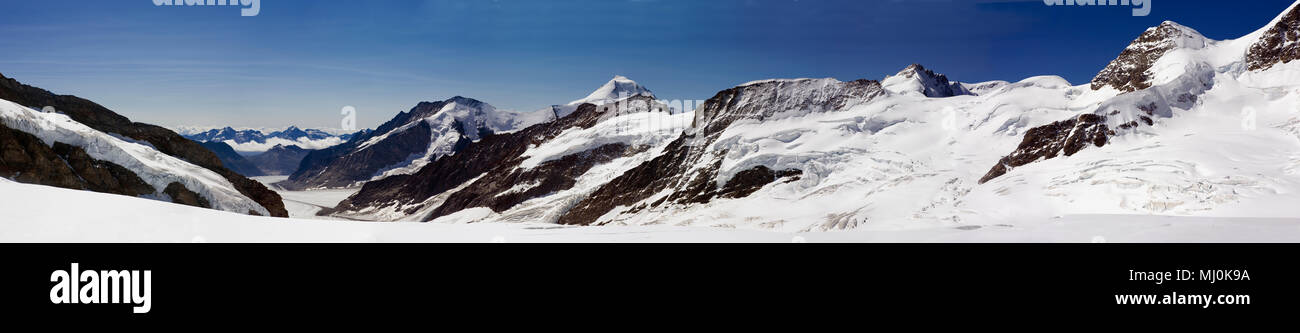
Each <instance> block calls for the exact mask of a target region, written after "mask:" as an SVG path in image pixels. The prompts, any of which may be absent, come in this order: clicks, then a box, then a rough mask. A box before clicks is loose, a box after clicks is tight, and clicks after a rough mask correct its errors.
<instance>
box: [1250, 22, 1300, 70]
mask: <svg viewBox="0 0 1300 333" xmlns="http://www.w3.org/2000/svg"><path fill="white" fill-rule="evenodd" d="M1296 59H1300V6H1296V7H1294V8H1292V9H1291V11H1289V12H1286V13H1285V14H1283V15H1282V17H1281V19H1280V20H1278V22H1277V24H1274V25H1273V26H1272V27H1270V28H1269V29H1268V30H1267V31H1265V32H1264V35H1263V36H1260V38H1259V41H1256V42H1255V44H1252V45H1251V46H1250V50H1248V51H1247V52H1246V65H1247V68H1248V69H1250V70H1263V69H1269V68H1271V67H1273V66H1274V65H1277V64H1285V63H1289V62H1291V61H1292V60H1296Z"/></svg>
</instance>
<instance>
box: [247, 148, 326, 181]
mask: <svg viewBox="0 0 1300 333" xmlns="http://www.w3.org/2000/svg"><path fill="white" fill-rule="evenodd" d="M311 152H312V151H311V150H309V149H302V148H301V147H298V146H284V145H276V146H275V147H271V149H269V150H267V151H266V152H265V153H261V154H257V155H253V156H249V157H247V159H248V161H249V162H250V163H251V164H253V165H255V166H257V168H258V169H259V170H261V172H262V173H264V174H266V175H271V176H279V175H288V174H292V173H293V172H294V171H296V170H298V166H299V165H301V164H302V159H303V158H304V157H307V154H309V153H311Z"/></svg>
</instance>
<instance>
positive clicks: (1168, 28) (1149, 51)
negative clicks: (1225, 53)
mask: <svg viewBox="0 0 1300 333" xmlns="http://www.w3.org/2000/svg"><path fill="white" fill-rule="evenodd" d="M1215 43H1217V42H1216V41H1214V40H1211V39H1208V38H1205V36H1204V35H1201V33H1200V32H1197V31H1196V29H1192V28H1189V27H1187V26H1184V25H1181V24H1178V23H1176V22H1173V21H1165V22H1164V23H1161V24H1160V25H1159V26H1155V27H1151V28H1148V29H1147V30H1146V31H1145V32H1143V33H1142V35H1140V36H1138V38H1137V39H1134V40H1133V42H1132V43H1129V45H1128V47H1125V48H1124V51H1122V52H1120V54H1119V56H1118V57H1116V58H1115V60H1113V61H1111V62H1110V64H1108V65H1107V66H1106V68H1105V69H1102V70H1101V72H1099V73H1097V76H1096V77H1095V78H1093V79H1092V89H1093V90H1100V89H1102V88H1105V87H1112V88H1115V89H1116V90H1119V91H1121V92H1133V91H1138V90H1142V89H1146V88H1150V87H1151V86H1152V85H1153V84H1154V83H1153V81H1167V80H1168V79H1170V78H1173V77H1177V76H1180V75H1182V71H1183V70H1184V69H1185V68H1162V69H1160V70H1162V71H1164V73H1163V74H1164V75H1156V74H1157V73H1154V72H1153V67H1156V62H1157V61H1159V60H1160V59H1161V58H1162V57H1164V56H1165V55H1167V54H1170V53H1174V51H1178V50H1184V51H1197V50H1203V49H1206V48H1209V47H1210V46H1213V45H1215ZM1189 60H1190V59H1189ZM1171 70H1172V71H1171ZM1157 76H1162V77H1163V78H1160V77H1157Z"/></svg>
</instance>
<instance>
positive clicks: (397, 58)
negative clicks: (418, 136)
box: [0, 0, 1292, 127]
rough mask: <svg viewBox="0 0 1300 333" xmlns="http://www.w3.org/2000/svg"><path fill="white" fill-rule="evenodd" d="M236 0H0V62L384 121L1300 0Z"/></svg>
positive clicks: (1000, 52) (1013, 63)
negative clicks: (618, 85) (193, 3)
mask: <svg viewBox="0 0 1300 333" xmlns="http://www.w3.org/2000/svg"><path fill="white" fill-rule="evenodd" d="M261 1H262V10H261V14H260V15H259V16H256V17H240V16H239V11H238V9H235V8H233V7H231V8H211V7H155V6H153V4H152V2H151V1H150V0H118V1H36V0H0V2H2V3H3V4H2V5H0V7H2V8H4V9H5V10H3V11H0V35H3V36H5V37H4V38H0V53H2V54H4V56H3V57H0V73H4V74H5V75H8V76H11V77H14V78H16V79H18V80H20V81H23V82H26V83H29V84H33V85H37V86H40V87H44V88H47V89H51V90H53V91H55V92H57V93H64V94H75V95H79V96H82V97H86V98H89V99H92V100H95V101H97V102H100V103H102V104H104V105H106V106H108V107H110V108H112V109H114V110H116V111H118V112H119V113H122V114H124V115H127V116H129V117H131V118H132V119H134V120H137V121H144V122H151V123H157V124H162V125H232V126H287V125H299V126H309V127H338V123H339V115H338V113H339V109H340V108H342V107H343V106H345V105H353V106H356V107H357V108H358V110H359V119H358V121H359V125H361V126H363V127H373V126H375V125H377V124H378V123H380V122H382V121H385V120H387V119H389V118H391V117H392V116H393V114H395V113H396V112H398V111H404V110H406V109H408V108H410V107H411V106H413V105H415V104H416V103H417V102H419V101H424V100H441V99H445V98H447V97H451V96H455V95H463V96H468V97H473V98H477V99H480V100H483V101H486V102H488V103H491V104H494V105H496V106H498V107H500V108H506V109H515V110H523V111H528V110H535V109H539V108H542V107H545V106H547V105H550V104H562V103H566V102H568V101H570V100H574V99H578V98H581V97H584V96H585V95H586V94H587V93H589V92H590V91H591V90H593V89H595V88H596V87H598V86H599V85H601V84H603V83H604V82H605V81H607V80H609V78H610V77H612V76H613V75H616V74H619V75H625V76H628V77H630V78H632V79H634V80H637V81H638V82H640V83H641V84H643V85H645V86H647V87H648V88H650V89H651V90H654V91H655V92H656V93H657V94H658V95H659V97H660V98H665V99H707V98H708V97H711V96H713V94H715V93H716V92H717V91H719V90H722V89H726V88H729V87H731V86H734V85H737V84H740V83H743V82H746V81H750V80H756V79H765V78H790V77H835V78H839V79H842V80H851V79H858V78H868V79H881V78H883V77H884V76H886V75H889V74H893V73H895V72H897V71H898V70H899V69H902V68H903V67H905V66H907V65H908V64H911V63H921V64H924V65H925V66H926V67H929V68H931V69H933V70H935V71H937V72H940V73H945V74H948V76H949V77H950V78H952V79H955V80H960V81H966V82H978V81H987V80H1008V81H1018V80H1020V79H1023V78H1026V77H1030V76H1035V75H1046V74H1051V75H1061V76H1063V77H1065V78H1066V79H1067V80H1069V81H1070V82H1072V83H1075V84H1080V83H1083V82H1086V81H1088V80H1090V79H1091V78H1092V76H1093V75H1095V74H1096V72H1097V71H1098V70H1100V69H1101V68H1102V67H1104V66H1105V64H1106V63H1107V62H1108V61H1110V60H1111V59H1113V58H1114V57H1115V56H1116V55H1117V54H1119V52H1120V51H1121V50H1122V49H1123V48H1124V46H1126V45H1127V44H1128V42H1129V41H1131V40H1132V39H1133V38H1135V37H1137V35H1138V34H1140V33H1142V31H1143V30H1144V29H1146V28H1147V27H1151V26H1155V25H1158V24H1160V22H1161V21H1164V20H1172V21H1176V22H1179V23H1182V24H1184V25H1187V26H1190V27H1193V28H1195V29H1197V30H1199V31H1200V32H1201V33H1203V34H1205V35H1206V36H1207V37H1210V38H1214V39H1231V38H1236V37H1240V36H1241V35H1244V34H1247V33H1249V32H1251V31H1254V30H1256V29H1258V28H1260V27H1261V26H1263V25H1264V24H1266V23H1267V22H1268V21H1269V20H1270V19H1272V18H1273V17H1275V16H1276V15H1277V14H1279V13H1281V11H1282V10H1284V9H1285V8H1286V7H1287V6H1288V5H1290V4H1291V2H1292V1H1290V0H1252V1H1234V2H1224V1H1175V0H1153V4H1152V6H1153V11H1152V13H1151V15H1150V16H1148V17H1133V16H1131V15H1130V8H1123V7H1083V8H1081V7H1059V6H1057V7H1048V6H1045V5H1044V4H1043V2H1042V1H1039V0H1033V1H979V0H965V1H963V0H951V1H943V0H931V1H926V0H911V1H869V0H868V1H848V0H845V1H813V0H800V1H794V0H770V1H764V0H712V1H698V0H631V1H611V0H591V1H587V0H581V1H576V0H575V1H563V0H555V1H540V0H538V1H525V0H496V1H493V0H482V1H471V0H437V1H435V0H424V1H307V0H261Z"/></svg>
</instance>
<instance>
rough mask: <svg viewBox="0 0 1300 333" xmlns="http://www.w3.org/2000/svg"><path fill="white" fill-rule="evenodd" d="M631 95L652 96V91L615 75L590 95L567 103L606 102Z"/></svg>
mask: <svg viewBox="0 0 1300 333" xmlns="http://www.w3.org/2000/svg"><path fill="white" fill-rule="evenodd" d="M632 96H650V97H654V93H653V92H650V89H646V88H645V87H642V86H641V85H640V84H637V83H636V81H632V80H631V79H628V78H627V77H625V76H622V75H615V76H614V78H613V79H611V80H609V82H606V83H605V85H603V86H601V87H600V88H599V89H596V91H593V92H591V94H590V95H587V98H583V99H580V100H576V101H573V102H569V104H568V105H579V104H582V103H592V104H606V103H610V102H614V101H618V100H621V99H625V98H628V97H632Z"/></svg>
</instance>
